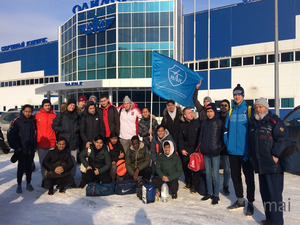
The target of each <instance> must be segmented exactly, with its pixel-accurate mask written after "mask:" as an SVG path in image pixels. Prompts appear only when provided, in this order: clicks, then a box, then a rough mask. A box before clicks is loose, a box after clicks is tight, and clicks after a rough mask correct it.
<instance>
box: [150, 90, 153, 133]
mask: <svg viewBox="0 0 300 225" xmlns="http://www.w3.org/2000/svg"><path fill="white" fill-rule="evenodd" d="M151 89H152V88H151ZM152 109H153V92H152V90H151V105H150V111H151V113H150V129H151V130H152ZM152 133H153V131H152ZM152 133H150V137H152Z"/></svg>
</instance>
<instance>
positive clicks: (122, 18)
mask: <svg viewBox="0 0 300 225" xmlns="http://www.w3.org/2000/svg"><path fill="white" fill-rule="evenodd" d="M119 27H131V14H129V13H126V14H119Z"/></svg>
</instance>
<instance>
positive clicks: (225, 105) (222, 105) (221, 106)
mask: <svg viewBox="0 0 300 225" xmlns="http://www.w3.org/2000/svg"><path fill="white" fill-rule="evenodd" d="M220 107H228V105H223V104H222V105H220Z"/></svg>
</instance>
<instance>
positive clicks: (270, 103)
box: [268, 99, 275, 107]
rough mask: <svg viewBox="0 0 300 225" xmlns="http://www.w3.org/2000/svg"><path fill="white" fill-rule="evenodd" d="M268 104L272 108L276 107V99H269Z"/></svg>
mask: <svg viewBox="0 0 300 225" xmlns="http://www.w3.org/2000/svg"><path fill="white" fill-rule="evenodd" d="M268 104H269V106H270V107H275V99H268Z"/></svg>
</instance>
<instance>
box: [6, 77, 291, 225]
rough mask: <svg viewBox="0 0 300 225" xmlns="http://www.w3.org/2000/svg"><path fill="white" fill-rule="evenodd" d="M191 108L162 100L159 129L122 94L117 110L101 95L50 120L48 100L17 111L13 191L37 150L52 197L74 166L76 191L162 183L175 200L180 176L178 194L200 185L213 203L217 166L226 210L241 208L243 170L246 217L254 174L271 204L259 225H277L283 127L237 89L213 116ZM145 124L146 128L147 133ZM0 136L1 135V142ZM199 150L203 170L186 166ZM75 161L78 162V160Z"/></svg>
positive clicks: (208, 106) (70, 178)
mask: <svg viewBox="0 0 300 225" xmlns="http://www.w3.org/2000/svg"><path fill="white" fill-rule="evenodd" d="M200 85H201V82H200V83H199V84H198V85H197V86H196V88H195V92H194V97H193V100H194V104H195V107H196V109H197V111H198V116H196V113H195V112H194V111H193V110H192V108H190V107H185V108H184V109H183V110H181V108H180V107H179V106H176V104H175V102H174V101H173V100H168V101H167V107H166V109H165V110H164V112H163V118H162V121H161V124H160V125H159V124H158V122H157V120H156V118H155V116H153V115H151V114H150V112H149V109H148V108H147V107H144V108H143V109H142V111H140V109H139V108H138V106H137V105H136V104H135V103H134V102H132V101H131V99H130V98H129V97H128V96H125V98H124V99H123V104H122V105H121V106H120V107H115V106H113V105H112V104H111V102H110V101H109V99H108V96H105V95H103V96H100V99H99V103H100V105H99V107H97V103H96V102H97V97H96V96H90V98H89V101H87V99H86V97H85V96H80V97H79V99H78V103H77V104H76V100H75V99H69V100H68V102H66V103H64V104H62V105H61V111H60V112H59V113H58V114H57V115H56V114H55V113H54V112H53V109H52V107H51V102H50V101H49V100H48V99H44V100H43V102H42V108H41V110H40V112H38V113H36V114H35V115H34V116H33V115H32V112H33V107H32V106H31V105H24V106H23V107H22V110H21V113H20V116H19V117H18V118H17V119H16V120H15V121H14V123H13V125H12V127H11V128H10V130H9V132H8V139H9V143H10V144H11V145H12V146H11V147H13V148H14V149H15V153H14V155H13V156H12V159H11V160H12V161H13V162H16V161H18V169H17V183H18V185H17V190H16V192H17V193H22V185H21V184H22V176H23V173H25V174H26V182H27V185H26V189H27V190H28V191H33V190H34V188H33V186H32V185H31V174H32V169H31V165H32V163H33V158H34V153H35V149H36V148H37V151H38V156H39V162H40V164H41V173H42V187H45V188H47V189H49V192H48V194H49V195H53V194H54V186H55V185H57V186H58V190H59V192H64V190H65V187H67V186H71V187H77V185H76V183H75V179H74V178H75V174H76V168H78V166H77V163H80V170H81V173H82V178H81V182H80V185H79V186H80V187H81V188H84V187H85V186H86V185H87V184H88V183H90V182H101V183H109V182H112V181H122V180H126V179H134V180H135V181H138V180H139V179H141V177H142V178H143V179H147V180H152V183H153V185H154V187H155V188H160V187H161V185H162V183H163V182H167V184H168V186H169V188H170V192H171V196H172V198H173V199H176V198H177V192H178V187H179V185H178V179H179V178H180V177H181V175H182V173H184V179H185V180H184V181H185V188H186V189H189V190H190V192H191V193H195V192H196V191H197V189H199V186H201V185H203V183H204V184H206V185H205V191H203V193H201V194H202V195H203V197H202V200H203V201H205V200H208V199H211V203H212V204H213V205H214V204H218V202H219V200H220V198H219V192H220V185H221V184H220V175H219V168H220V162H221V161H222V165H223V168H224V172H223V176H224V179H223V189H222V192H223V194H224V195H230V192H229V181H230V177H231V178H232V181H233V186H234V191H235V195H236V197H237V200H236V201H235V202H234V203H233V204H232V205H230V206H229V207H228V209H229V210H234V209H243V208H244V207H245V199H244V195H243V184H242V172H241V171H243V173H244V176H245V180H246V185H247V200H248V203H247V208H246V215H253V213H254V206H253V202H254V200H255V195H254V192H255V182H254V172H256V173H258V174H259V182H260V193H261V197H262V200H263V203H264V205H265V203H266V202H276V203H277V204H273V205H272V204H271V205H268V207H265V214H266V220H265V221H262V224H283V215H282V211H280V210H278V208H276V205H277V207H279V206H280V204H279V203H280V202H282V191H283V169H282V167H281V166H280V157H281V155H280V153H281V152H282V150H283V149H284V148H286V147H288V145H289V144H291V143H290V142H289V141H288V140H289V137H288V132H287V129H286V128H285V126H284V124H283V123H282V121H281V120H280V119H279V118H278V117H277V116H276V115H274V114H272V112H271V111H269V105H268V102H267V100H266V99H264V98H259V99H257V100H256V102H255V104H254V109H253V108H252V107H251V106H248V105H247V104H246V101H245V100H244V89H243V88H242V87H241V86H240V85H239V84H238V85H237V86H236V87H235V88H234V90H233V99H234V105H233V106H232V107H231V108H230V102H229V101H228V100H226V99H224V100H223V101H222V102H221V104H220V112H218V111H217V109H216V105H215V103H213V102H212V100H211V98H210V97H208V96H207V97H205V98H204V101H203V105H202V104H201V103H200V102H199V101H198V89H199V87H200ZM150 126H151V127H150ZM1 140H2V141H3V138H2V137H1V136H0V141H1ZM199 148H200V149H201V152H202V154H203V156H204V163H205V170H204V171H203V170H202V171H197V172H195V171H192V170H190V169H189V168H188V164H189V160H190V155H191V154H193V153H194V152H195V150H196V149H199ZM77 157H78V159H77Z"/></svg>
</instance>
